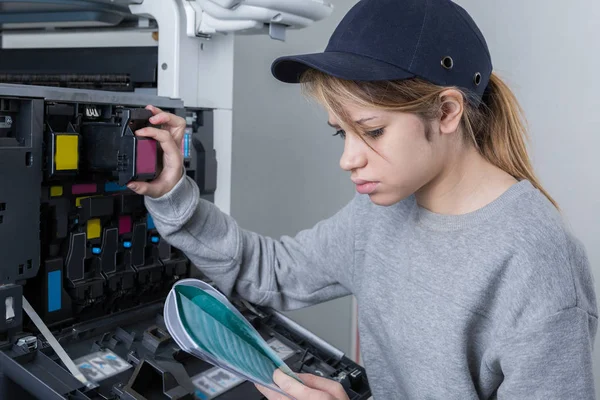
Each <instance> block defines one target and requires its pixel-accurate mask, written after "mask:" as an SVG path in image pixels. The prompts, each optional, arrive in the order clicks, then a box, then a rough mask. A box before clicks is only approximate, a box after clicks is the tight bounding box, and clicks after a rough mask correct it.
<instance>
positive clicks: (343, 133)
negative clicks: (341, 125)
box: [333, 129, 346, 139]
mask: <svg viewBox="0 0 600 400" xmlns="http://www.w3.org/2000/svg"><path fill="white" fill-rule="evenodd" d="M333 136H339V137H341V138H342V139H346V132H344V131H343V130H341V129H340V130H339V131H337V132H336V133H334V134H333Z"/></svg>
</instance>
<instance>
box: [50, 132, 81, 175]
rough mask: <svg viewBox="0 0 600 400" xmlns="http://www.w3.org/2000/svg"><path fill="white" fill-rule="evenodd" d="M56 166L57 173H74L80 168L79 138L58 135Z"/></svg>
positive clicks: (55, 156) (55, 155) (55, 154)
mask: <svg viewBox="0 0 600 400" xmlns="http://www.w3.org/2000/svg"><path fill="white" fill-rule="evenodd" d="M54 166H55V168H56V170H57V171H73V170H76V169H77V168H78V166H79V136H77V135H56V149H55V153H54Z"/></svg>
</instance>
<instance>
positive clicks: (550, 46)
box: [457, 0, 600, 398]
mask: <svg viewBox="0 0 600 400" xmlns="http://www.w3.org/2000/svg"><path fill="white" fill-rule="evenodd" d="M457 2H458V3H459V4H461V5H462V6H463V7H465V9H467V10H468V11H469V12H470V13H471V15H473V17H474V18H475V20H476V21H477V22H478V24H479V25H480V27H481V29H482V31H483V34H484V35H485V36H486V38H487V39H488V45H489V46H490V49H491V52H492V56H493V58H494V60H493V61H494V64H495V69H496V71H498V72H499V73H500V74H501V75H502V76H503V77H505V78H506V79H507V80H508V83H509V84H510V85H511V86H512V87H513V89H514V91H515V92H516V94H517V96H518V97H519V99H520V100H521V103H522V106H523V108H524V111H525V113H526V114H527V118H528V120H529V124H530V128H531V147H530V149H531V154H532V157H533V162H534V166H535V168H536V170H537V172H538V175H539V177H540V179H541V180H542V184H543V185H544V187H545V188H546V189H547V190H548V191H549V192H550V193H551V195H552V196H553V197H554V198H555V199H556V200H557V201H558V203H559V204H560V206H561V208H562V210H563V214H564V217H565V218H566V220H567V221H568V223H569V226H570V227H571V229H572V230H573V231H574V233H575V234H576V235H577V236H578V237H579V238H580V239H581V240H582V241H583V242H584V244H585V246H586V248H587V252H588V256H589V258H590V262H591V265H592V272H593V274H594V276H595V282H596V292H597V293H600V167H599V166H598V162H597V160H598V153H599V151H600V150H599V149H600V135H599V134H598V129H599V127H598V125H599V124H598V122H600V117H599V113H598V108H600V97H598V91H599V89H600V82H599V81H598V79H597V78H598V64H599V63H600V54H599V52H598V50H599V49H600V47H599V45H598V31H597V29H598V21H600V2H595V1H584V0H578V1H571V2H568V3H566V2H560V1H555V0H553V1H548V0H527V1H523V0H504V1H481V0H458V1H457ZM597 343H600V342H599V341H598V340H596V344H597ZM596 347H597V346H596ZM594 363H595V366H594V368H595V377H596V379H595V381H596V387H597V391H598V397H599V398H600V349H598V348H596V350H595V353H594Z"/></svg>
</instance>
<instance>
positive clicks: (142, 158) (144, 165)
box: [135, 140, 156, 174]
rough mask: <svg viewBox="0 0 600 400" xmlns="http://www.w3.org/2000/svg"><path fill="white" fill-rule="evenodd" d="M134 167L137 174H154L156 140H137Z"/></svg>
mask: <svg viewBox="0 0 600 400" xmlns="http://www.w3.org/2000/svg"><path fill="white" fill-rule="evenodd" d="M136 146H137V149H136V150H137V157H136V160H135V168H136V172H137V173H138V174H154V173H155V172H156V141H155V140H138V141H137V145H136Z"/></svg>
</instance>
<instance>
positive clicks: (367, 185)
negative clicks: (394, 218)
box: [352, 179, 379, 194]
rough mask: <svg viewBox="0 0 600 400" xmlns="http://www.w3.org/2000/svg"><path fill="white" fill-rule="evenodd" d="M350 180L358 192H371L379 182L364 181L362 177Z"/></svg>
mask: <svg viewBox="0 0 600 400" xmlns="http://www.w3.org/2000/svg"><path fill="white" fill-rule="evenodd" d="M352 182H354V184H355V185H356V191H357V192H358V193H360V194H371V193H373V192H374V191H375V189H376V188H377V186H378V185H379V182H375V181H366V180H364V179H352Z"/></svg>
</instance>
